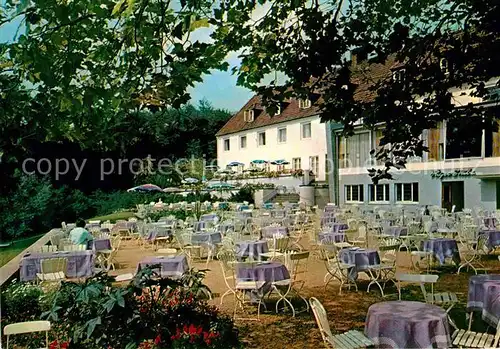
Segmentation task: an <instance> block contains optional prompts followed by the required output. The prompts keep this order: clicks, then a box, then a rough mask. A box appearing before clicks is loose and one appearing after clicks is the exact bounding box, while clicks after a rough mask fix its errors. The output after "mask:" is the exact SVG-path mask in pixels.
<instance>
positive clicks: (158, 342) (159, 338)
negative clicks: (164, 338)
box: [154, 335, 161, 345]
mask: <svg viewBox="0 0 500 349" xmlns="http://www.w3.org/2000/svg"><path fill="white" fill-rule="evenodd" d="M160 342H161V337H160V335H157V336H156V338H155V340H154V343H155V345H158V344H160Z"/></svg>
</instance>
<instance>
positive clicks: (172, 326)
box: [2, 269, 241, 349]
mask: <svg viewBox="0 0 500 349" xmlns="http://www.w3.org/2000/svg"><path fill="white" fill-rule="evenodd" d="M204 276H205V274H204V272H203V271H196V270H190V271H188V272H186V273H185V275H184V276H183V277H182V279H180V280H172V279H159V278H157V277H156V274H155V273H154V272H153V271H152V269H144V270H142V271H141V272H140V273H138V274H137V276H136V277H135V279H134V280H132V281H131V282H130V283H129V284H128V285H126V286H124V287H119V286H115V285H113V280H114V278H113V277H110V276H108V275H106V274H105V273H100V274H97V275H95V276H93V277H91V278H88V279H87V280H86V281H85V282H84V283H75V282H63V283H62V284H61V287H60V288H59V289H58V290H54V291H49V292H47V293H46V294H44V295H42V293H41V289H40V288H36V289H35V287H36V286H31V285H29V286H25V285H24V284H23V285H22V286H21V287H20V286H18V285H16V284H14V285H12V286H9V287H8V288H7V290H6V291H5V292H4V293H3V299H2V300H5V301H6V302H7V304H6V303H2V304H3V309H2V315H3V319H2V320H3V323H2V325H4V322H5V324H8V323H12V322H14V321H16V320H17V319H18V318H19V315H18V314H17V311H20V312H22V311H21V308H20V305H19V303H20V302H21V301H22V300H26V301H27V302H29V303H28V304H30V305H32V315H31V316H32V317H34V318H43V319H48V320H50V321H51V323H52V325H53V328H56V329H57V338H63V339H65V340H69V342H70V348H75V349H79V348H81V349H83V348H90V349H98V348H99V349H100V348H108V347H111V348H137V347H138V346H139V347H143V348H144V347H145V346H141V343H143V342H144V341H151V342H153V341H154V342H155V343H156V347H157V348H172V347H179V343H180V342H181V341H182V340H181V339H180V338H179V339H176V336H177V334H178V333H181V332H182V330H183V328H184V327H186V328H187V329H189V328H192V327H196V328H197V329H201V331H200V333H202V340H201V341H200V342H199V343H198V346H196V347H193V348H228V349H229V348H240V347H241V344H240V343H239V340H238V333H237V331H236V329H235V328H234V324H233V322H232V320H231V319H230V318H228V317H226V316H224V315H221V314H220V313H219V311H218V310H217V309H216V308H215V307H212V306H209V305H208V304H207V302H206V301H205V300H204V297H205V296H207V295H209V294H210V290H209V289H208V288H207V287H206V286H205V285H204V284H203V278H204ZM26 285H28V284H26ZM20 288H22V289H23V291H22V292H20V291H19V290H20ZM28 289H29V291H27V290H28ZM28 294H29V295H28ZM14 295H17V297H18V298H16V297H14ZM42 308H44V309H46V310H45V311H43V309H42ZM16 310H17V311H16ZM204 332H207V334H206V335H205V339H210V340H209V341H206V340H204V338H203V333H204ZM209 333H212V335H210V336H209V335H208V334H209ZM52 335H54V333H51V336H52Z"/></svg>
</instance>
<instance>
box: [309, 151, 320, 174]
mask: <svg viewBox="0 0 500 349" xmlns="http://www.w3.org/2000/svg"><path fill="white" fill-rule="evenodd" d="M309 169H310V170H311V171H313V173H314V174H315V175H316V176H317V175H318V174H319V157H318V156H310V157H309Z"/></svg>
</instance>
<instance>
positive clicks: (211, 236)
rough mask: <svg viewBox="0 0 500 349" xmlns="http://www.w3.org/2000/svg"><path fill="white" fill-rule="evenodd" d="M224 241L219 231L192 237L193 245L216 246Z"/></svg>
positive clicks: (196, 234)
mask: <svg viewBox="0 0 500 349" xmlns="http://www.w3.org/2000/svg"><path fill="white" fill-rule="evenodd" d="M221 241H222V235H221V233H219V232H218V231H207V232H203V233H193V234H192V235H191V244H192V245H195V246H196V245H215V244H218V243H220V242H221Z"/></svg>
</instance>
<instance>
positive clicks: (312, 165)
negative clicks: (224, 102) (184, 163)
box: [216, 96, 328, 183]
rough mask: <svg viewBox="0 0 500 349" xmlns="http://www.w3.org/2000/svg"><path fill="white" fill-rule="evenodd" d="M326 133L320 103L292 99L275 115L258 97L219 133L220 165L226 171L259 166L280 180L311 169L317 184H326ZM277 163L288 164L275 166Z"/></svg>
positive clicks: (218, 155)
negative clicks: (318, 106) (319, 107)
mask: <svg viewBox="0 0 500 349" xmlns="http://www.w3.org/2000/svg"><path fill="white" fill-rule="evenodd" d="M326 130H327V128H326V125H325V123H321V121H320V116H319V111H318V108H317V105H316V101H310V100H306V101H300V100H289V101H288V102H286V103H282V104H281V105H280V108H279V110H278V112H277V113H276V114H275V115H273V116H271V115H270V114H269V113H268V112H267V111H266V108H265V107H263V106H262V105H261V99H260V97H259V96H254V97H253V98H252V99H251V100H250V101H248V102H247V103H246V104H245V106H244V107H243V108H242V109H241V110H240V111H239V112H238V113H236V114H235V115H234V116H233V117H232V118H231V119H230V120H229V121H228V122H227V123H226V125H224V126H223V127H222V129H221V130H220V131H219V132H218V133H217V135H216V137H217V163H218V166H219V167H220V168H223V169H224V168H226V167H227V166H228V165H229V164H231V163H241V164H242V166H241V167H240V168H239V170H241V171H244V170H248V169H250V168H255V167H259V168H261V169H263V170H264V171H265V172H267V173H269V172H274V173H275V174H276V175H277V176H278V177H277V178H275V180H278V181H279V179H280V177H286V175H287V174H289V175H291V174H292V173H295V172H297V171H300V170H302V171H309V170H310V171H312V172H313V174H314V176H315V179H316V181H319V182H326V181H327V180H328V179H327V175H326V172H327V171H326V167H327V141H326V139H327V132H326ZM259 160H263V161H259ZM276 161H278V164H279V163H280V162H283V163H284V165H273V164H271V162H276ZM275 180H273V182H276V181H275ZM283 183H286V180H285V179H284V178H283Z"/></svg>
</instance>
